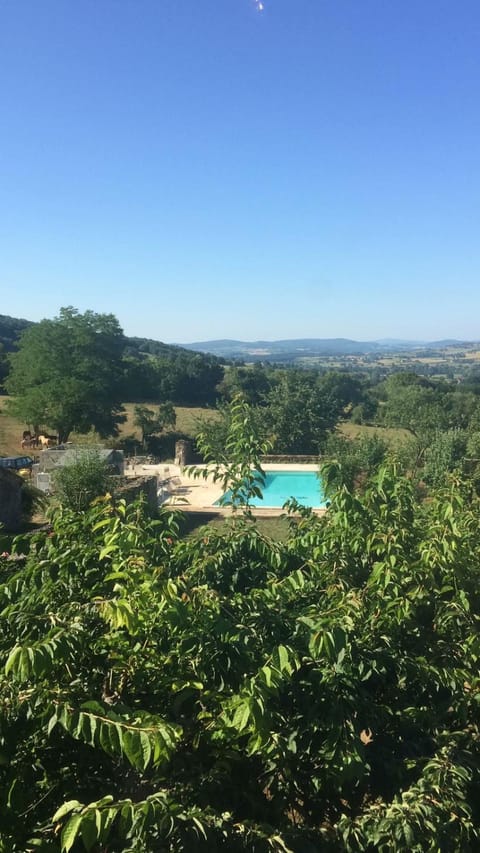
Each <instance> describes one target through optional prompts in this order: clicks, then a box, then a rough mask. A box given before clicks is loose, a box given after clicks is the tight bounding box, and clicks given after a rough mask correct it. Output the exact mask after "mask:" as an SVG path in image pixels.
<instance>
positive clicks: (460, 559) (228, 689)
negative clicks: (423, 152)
mask: <svg viewBox="0 0 480 853" xmlns="http://www.w3.org/2000/svg"><path fill="white" fill-rule="evenodd" d="M325 477H326V479H327V482H335V481H336V472H335V470H334V469H333V468H332V469H330V470H327V471H326V472H325ZM295 509H296V511H297V512H296V514H295V516H292V518H291V521H290V534H289V536H288V538H287V539H286V541H284V542H274V541H271V540H270V539H269V538H268V537H266V536H264V535H261V534H260V533H259V532H258V530H257V528H256V526H255V523H254V522H253V521H252V520H251V519H250V518H248V517H246V518H243V517H240V518H234V519H233V520H232V521H231V522H230V523H228V524H227V525H226V526H225V527H224V528H221V529H216V530H215V529H211V528H205V529H204V530H203V531H201V533H200V534H198V535H196V536H194V537H193V538H187V539H182V538H180V537H179V534H178V518H177V516H175V515H174V514H171V513H169V512H168V511H166V510H165V511H162V512H161V514H160V516H159V518H158V519H157V520H150V519H148V518H147V517H146V516H145V515H144V513H143V510H142V509H141V507H138V506H137V507H128V508H127V507H125V505H124V504H123V503H118V504H116V505H115V504H112V503H111V501H110V500H107V499H102V500H100V501H98V502H97V503H95V504H94V505H93V506H92V507H91V508H90V509H89V510H88V511H87V512H85V513H74V512H72V511H70V510H66V509H59V510H57V511H56V513H55V516H54V518H53V519H52V525H53V526H52V531H51V533H50V534H48V535H45V534H44V533H43V534H38V535H37V536H36V537H34V538H33V540H32V542H31V546H30V550H29V553H28V556H27V557H26V558H25V560H24V561H23V562H20V564H19V563H18V562H17V561H14V560H12V559H11V558H7V557H6V556H2V558H1V564H0V565H1V577H2V584H1V586H0V607H1V636H0V640H1V643H0V648H1V654H2V657H3V668H4V669H3V672H4V675H3V677H2V678H1V681H0V702H1V704H0V839H1V842H0V849H2V850H4V851H13V852H14V851H17V853H26V851H35V850H36V851H52V853H59V852H60V851H69V850H73V851H77V850H78V851H81V850H84V849H85V850H91V851H96V853H100V851H105V850H107V849H108V851H109V853H115V851H138V853H139V851H143V853H151V851H153V850H155V851H158V853H161V851H169V850H170V851H182V850H183V851H195V850H197V851H215V850H225V851H283V853H285V851H295V853H308V851H312V853H317V851H323V850H325V851H329V850H331V851H339V850H345V851H372V853H373V851H405V853H406V851H424V850H431V851H437V850H462V851H468V850H476V849H478V846H479V844H480V829H479V827H480V814H479V807H478V804H479V803H480V796H479V795H480V790H479V782H480V777H479V758H480V755H479V730H478V707H479V700H480V678H479V676H478V663H479V654H480V646H479V639H478V624H479V616H480V596H479V591H478V563H479V557H480V533H479V526H478V503H477V501H476V499H475V498H472V496H471V494H469V492H468V491H467V490H465V488H464V487H463V486H462V485H461V484H458V483H452V484H451V486H450V487H449V488H448V489H447V490H446V491H440V492H438V493H437V494H436V495H435V497H434V498H432V499H431V500H430V501H429V502H428V503H427V504H425V505H419V504H417V502H416V499H415V497H414V492H413V490H412V486H411V483H410V482H409V481H408V480H406V479H402V478H401V477H398V475H397V473H396V471H395V470H393V469H391V468H381V469H380V470H379V471H378V473H377V474H375V476H374V478H373V480H372V481H371V482H370V483H368V484H366V485H365V488H364V491H363V494H362V495H361V496H358V495H357V496H356V495H354V494H353V493H352V492H351V491H349V490H348V489H347V488H342V489H341V490H340V491H339V492H338V493H337V494H336V495H335V496H333V497H332V506H331V508H330V510H329V512H328V513H327V514H326V515H325V516H324V517H323V518H317V517H315V516H313V515H312V514H311V512H309V511H307V510H301V509H300V508H298V507H295ZM24 547H25V544H24V543H22V542H21V541H20V542H19V543H18V546H17V549H18V550H20V551H21V550H22V548H24Z"/></svg>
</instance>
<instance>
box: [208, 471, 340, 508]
mask: <svg viewBox="0 0 480 853" xmlns="http://www.w3.org/2000/svg"><path fill="white" fill-rule="evenodd" d="M229 497H230V493H229V492H226V494H224V495H223V497H221V498H220V500H218V501H216V502H215V503H216V505H217V506H222V505H225V503H226V502H228V500H229ZM291 498H295V500H297V501H298V503H299V504H302V506H309V507H312V508H314V509H321V508H322V507H325V506H326V502H325V496H324V494H323V489H322V484H321V481H320V478H319V476H318V474H317V472H316V471H267V472H266V475H265V486H264V488H263V498H262V499H260V498H252V500H251V501H250V504H251V506H258V507H265V508H266V507H272V508H276V507H282V506H283V505H284V503H285V502H286V501H288V500H290V499H291Z"/></svg>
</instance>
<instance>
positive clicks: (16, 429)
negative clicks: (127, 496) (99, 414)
mask: <svg viewBox="0 0 480 853" xmlns="http://www.w3.org/2000/svg"><path fill="white" fill-rule="evenodd" d="M7 400H8V397H0V456H20V455H22V454H23V453H28V452H29V451H28V450H25V451H23V450H22V447H21V441H22V433H23V430H24V429H26V425H25V424H24V423H23V422H22V421H19V420H17V419H16V418H12V416H11V415H8V414H7V413H6V403H7ZM136 405H137V404H136V403H125V404H124V406H125V414H126V416H127V420H126V421H125V423H124V424H122V425H121V427H120V438H121V437H122V436H124V437H125V436H132V435H133V436H135V438H137V439H138V443H139V444H140V430H139V429H138V428H137V427H135V425H134V423H133V419H134V408H135V406H136ZM146 405H147V406H148V408H152V409H155V406H154V405H153V404H150V403H147V404H146ZM175 412H176V415H177V424H176V427H175V429H176V432H179V433H184V434H186V435H191V436H195V435H196V434H197V433H198V431H199V428H200V427H199V422H200V421H201V420H214V419H215V418H218V413H217V411H216V410H215V409H201V408H188V407H187V406H176V407H175ZM50 431H53V430H50ZM70 439H71V440H72V441H75V440H79V441H80V442H82V441H85V436H77V435H76V434H75V433H72V435H71V436H70ZM105 444H107V445H108V440H107V441H106V442H105Z"/></svg>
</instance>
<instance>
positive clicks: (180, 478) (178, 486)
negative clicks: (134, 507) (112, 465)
mask: <svg viewBox="0 0 480 853" xmlns="http://www.w3.org/2000/svg"><path fill="white" fill-rule="evenodd" d="M194 467H195V470H196V471H207V472H212V473H213V466H211V465H197V466H194ZM262 468H263V470H264V471H265V472H267V471H318V464H315V463H305V464H294V463H292V464H289V463H276V462H269V463H265V465H262ZM125 474H126V476H127V477H138V476H149V475H150V476H155V477H156V478H157V494H158V500H159V504H160V505H162V506H176V507H178V509H181V510H182V511H183V512H201V513H207V512H208V513H212V514H216V515H231V513H232V509H231V507H228V506H225V507H222V506H215V502H216V501H218V500H219V499H220V498H221V497H222V494H223V489H222V487H221V485H220V483H218V482H217V483H214V482H213V479H212V476H211V473H210V474H209V476H207V478H206V479H204V477H203V476H199V478H198V479H197V478H195V477H194V476H192V475H188V474H187V473H186V472H185V470H184V469H182V468H180V466H179V465H174V464H173V463H167V462H162V463H159V464H157V465H131V464H130V465H128V466H127V468H126V470H125ZM253 509H254V514H255V515H256V516H262V517H268V516H271V517H274V516H279V515H282V514H283V512H284V511H283V509H282V508H281V507H254V508H253ZM314 512H315V514H318V515H323V513H324V512H325V509H324V508H318V509H315V510H314Z"/></svg>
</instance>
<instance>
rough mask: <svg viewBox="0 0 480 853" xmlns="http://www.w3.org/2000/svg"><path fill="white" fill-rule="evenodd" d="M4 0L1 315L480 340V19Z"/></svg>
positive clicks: (246, 2) (191, 337)
mask: <svg viewBox="0 0 480 853" xmlns="http://www.w3.org/2000/svg"><path fill="white" fill-rule="evenodd" d="M263 3H264V9H263V11H261V10H259V8H258V3H256V2H254V0H216V2H214V0H82V1H81V2H77V3H75V2H70V0H42V2H39V0H0V293H1V300H0V313H2V314H10V315H12V316H16V317H26V318H28V319H32V320H37V319H41V318H42V317H53V316H55V315H56V314H57V313H58V310H59V308H60V307H61V306H64V305H74V306H75V307H77V308H79V309H80V310H82V311H83V310H85V309H87V308H91V309H93V310H95V311H100V312H103V311H107V312H112V313H114V314H115V315H116V316H117V317H118V319H119V321H120V323H121V325H122V327H123V328H124V330H125V332H126V333H127V334H130V335H140V336H145V337H153V338H156V339H158V340H164V341H176V342H189V341H200V340H207V339H212V338H240V339H244V340H253V339H260V338H263V339H275V338H293V337H337V336H342V337H352V338H356V339H361V340H366V339H371V338H382V337H404V338H428V339H434V338H443V337H457V338H466V339H479V338H480V323H479V321H480V286H479V283H480V281H479V279H480V275H479V273H480V239H479V228H480V145H479V140H480V4H479V3H478V0H458V2H457V3H454V2H452V0H448V2H446V0H435V2H434V0H402V2H399V0H396V2H395V0H392V2H390V1H389V2H386V0H263Z"/></svg>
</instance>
